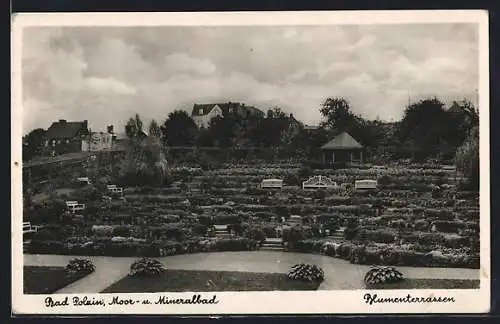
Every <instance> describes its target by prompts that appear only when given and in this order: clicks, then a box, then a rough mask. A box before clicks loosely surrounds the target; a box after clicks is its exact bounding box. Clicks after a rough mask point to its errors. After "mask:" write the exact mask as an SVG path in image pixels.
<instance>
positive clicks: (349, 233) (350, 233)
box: [344, 227, 359, 241]
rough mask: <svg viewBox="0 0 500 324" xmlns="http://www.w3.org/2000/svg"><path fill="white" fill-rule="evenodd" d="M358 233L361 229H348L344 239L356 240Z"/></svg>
mask: <svg viewBox="0 0 500 324" xmlns="http://www.w3.org/2000/svg"><path fill="white" fill-rule="evenodd" d="M358 231H359V229H358V228H357V227H356V228H349V227H348V228H346V229H345V230H344V238H345V239H346V240H348V241H350V240H352V239H354V238H355V237H356V235H357V234H358Z"/></svg>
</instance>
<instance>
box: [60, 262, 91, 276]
mask: <svg viewBox="0 0 500 324" xmlns="http://www.w3.org/2000/svg"><path fill="white" fill-rule="evenodd" d="M94 271H95V265H94V264H93V263H92V261H90V260H89V259H72V260H70V261H69V263H68V265H67V266H66V272H67V273H68V274H70V275H83V274H89V273H92V272H94Z"/></svg>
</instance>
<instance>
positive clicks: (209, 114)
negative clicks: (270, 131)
mask: <svg viewBox="0 0 500 324" xmlns="http://www.w3.org/2000/svg"><path fill="white" fill-rule="evenodd" d="M229 114H239V115H240V116H243V117H248V116H258V117H264V115H265V114H264V112H263V111H261V110H260V109H257V108H255V107H252V106H246V105H244V104H241V103H237V102H227V103H213V104H194V105H193V110H192V112H191V118H192V119H193V121H194V122H195V124H196V126H198V127H200V128H201V127H204V128H207V127H208V126H209V125H210V121H211V120H212V118H214V117H217V116H219V117H222V116H227V115H229Z"/></svg>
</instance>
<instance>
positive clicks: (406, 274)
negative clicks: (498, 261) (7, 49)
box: [11, 11, 491, 315]
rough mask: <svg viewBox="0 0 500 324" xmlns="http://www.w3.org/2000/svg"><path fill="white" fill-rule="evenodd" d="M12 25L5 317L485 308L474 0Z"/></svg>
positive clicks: (483, 122)
mask: <svg viewBox="0 0 500 324" xmlns="http://www.w3.org/2000/svg"><path fill="white" fill-rule="evenodd" d="M12 25H13V28H12V36H13V38H12V82H13V90H12V91H13V92H12V99H13V100H12V102H13V106H12V107H11V109H12V110H11V111H12V121H11V124H12V144H13V145H12V158H11V159H12V179H11V183H12V197H13V198H12V206H13V207H12V231H11V232H12V261H13V262H12V264H13V266H12V287H13V288H12V309H13V313H15V314H185V315H190V314H192V315H194V314H212V315H213V314H221V315H222V314H306V313H307V314H354V313H364V314H377V313H386V314H387V313H483V312H488V311H489V307H490V306H489V305H490V280H491V279H490V210H489V206H490V193H489V187H490V172H489V140H490V139H489V83H488V80H489V66H488V60H489V57H488V15H487V12H485V11H363V12H361V11H360V12H356V11H351V12H350V11H342V12H340V11H339V12H334V11H330V12H329V11H321V12H313V11H310V12H307V11H304V12H212V13H208V12H197V13H194V12H191V13H80V14H71V13H64V14H63V13H58V14H48V13H47V14H19V15H16V16H14V17H13V19H12Z"/></svg>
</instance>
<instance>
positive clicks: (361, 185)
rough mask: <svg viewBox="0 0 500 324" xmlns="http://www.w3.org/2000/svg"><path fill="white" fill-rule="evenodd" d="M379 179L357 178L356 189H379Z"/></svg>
mask: <svg viewBox="0 0 500 324" xmlns="http://www.w3.org/2000/svg"><path fill="white" fill-rule="evenodd" d="M377 184H378V183H377V180H356V181H355V182H354V189H356V190H372V189H377Z"/></svg>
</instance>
